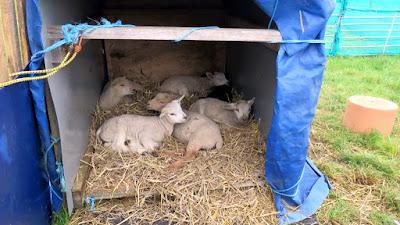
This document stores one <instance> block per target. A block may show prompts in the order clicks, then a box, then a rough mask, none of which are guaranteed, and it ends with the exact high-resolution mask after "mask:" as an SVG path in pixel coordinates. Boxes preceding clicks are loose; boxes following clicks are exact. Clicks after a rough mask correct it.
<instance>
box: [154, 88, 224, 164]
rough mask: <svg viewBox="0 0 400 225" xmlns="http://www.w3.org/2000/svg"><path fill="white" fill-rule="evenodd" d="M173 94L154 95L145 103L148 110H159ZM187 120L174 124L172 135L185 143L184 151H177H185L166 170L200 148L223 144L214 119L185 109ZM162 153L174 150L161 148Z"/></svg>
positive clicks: (181, 162) (190, 158)
mask: <svg viewBox="0 0 400 225" xmlns="http://www.w3.org/2000/svg"><path fill="white" fill-rule="evenodd" d="M172 97H174V95H173V94H168V93H158V94H157V95H156V97H154V98H153V99H152V100H150V101H149V102H148V103H147V108H148V109H150V110H155V111H159V110H160V109H161V108H162V107H163V106H164V105H165V104H167V103H168V102H169V101H171V98H172ZM185 113H186V115H187V118H188V119H187V121H186V122H185V123H180V124H175V129H174V132H173V133H172V135H173V136H174V137H175V138H177V139H179V140H180V141H182V142H183V143H185V144H187V147H186V151H185V150H184V149H179V150H178V152H185V156H184V157H183V158H181V159H180V160H178V161H177V162H175V163H173V164H171V165H170V166H169V167H168V168H167V170H173V169H179V168H181V167H182V166H183V165H184V164H185V163H186V162H187V161H190V160H192V159H193V158H195V157H196V154H197V152H198V151H199V150H200V149H213V148H217V149H218V148H221V147H222V144H223V140H222V135H221V130H220V128H219V126H218V124H216V123H215V122H214V121H212V120H211V119H210V118H208V117H207V116H204V115H201V114H199V113H196V112H189V111H185ZM162 153H164V154H167V155H175V151H167V150H163V151H162Z"/></svg>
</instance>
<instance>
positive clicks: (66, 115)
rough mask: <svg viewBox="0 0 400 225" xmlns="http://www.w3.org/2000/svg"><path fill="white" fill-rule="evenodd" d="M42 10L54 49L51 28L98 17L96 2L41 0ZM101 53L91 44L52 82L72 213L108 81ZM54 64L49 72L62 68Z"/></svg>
mask: <svg viewBox="0 0 400 225" xmlns="http://www.w3.org/2000/svg"><path fill="white" fill-rule="evenodd" d="M39 6H40V11H41V16H42V21H43V29H42V39H43V45H44V47H47V46H49V45H50V43H48V41H47V37H46V32H45V31H46V29H45V28H46V27H47V26H49V25H56V24H65V23H73V22H80V21H86V16H90V15H94V14H97V13H98V10H97V9H98V7H95V6H97V1H95V0H90V1H84V2H82V1H78V0H71V1H46V0H39ZM101 50H102V42H101V41H91V42H89V43H88V44H86V45H85V46H84V50H83V51H82V52H81V53H80V54H79V55H78V56H77V58H76V59H75V60H74V61H73V62H72V63H71V64H70V65H69V66H68V67H66V68H64V69H62V70H60V71H59V72H57V74H56V75H55V76H52V77H50V78H49V79H48V83H49V87H50V91H51V95H52V98H53V102H54V107H55V111H56V114H57V121H54V120H52V121H50V123H58V126H59V131H60V139H61V149H62V155H63V165H64V175H65V181H66V187H67V191H68V192H67V194H66V195H67V203H68V209H69V213H71V212H72V209H73V205H72V195H71V187H72V185H73V182H74V179H75V176H76V173H77V171H78V168H79V165H80V159H81V158H82V156H83V154H84V152H85V149H86V145H87V143H88V138H89V134H88V130H89V128H90V123H91V119H92V116H91V112H92V111H93V107H94V106H95V104H96V101H97V98H98V96H99V95H100V93H101V90H102V86H103V83H104V80H105V73H104V65H105V61H104V57H103V55H102V51H101ZM51 62H52V60H51V53H49V54H46V56H45V66H46V68H53V67H55V66H57V65H58V64H52V63H51Z"/></svg>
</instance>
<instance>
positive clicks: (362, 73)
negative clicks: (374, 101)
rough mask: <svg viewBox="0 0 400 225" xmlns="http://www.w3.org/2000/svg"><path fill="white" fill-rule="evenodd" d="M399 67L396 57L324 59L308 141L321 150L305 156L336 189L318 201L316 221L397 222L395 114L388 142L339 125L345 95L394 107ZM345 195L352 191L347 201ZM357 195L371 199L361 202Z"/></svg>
mask: <svg viewBox="0 0 400 225" xmlns="http://www.w3.org/2000/svg"><path fill="white" fill-rule="evenodd" d="M399 65H400V56H369V57H328V59H327V66H326V69H325V73H324V79H323V85H322V89H321V94H320V98H319V101H318V106H317V112H316V116H315V119H314V121H313V124H312V137H313V139H315V140H317V141H319V142H321V143H323V145H324V146H325V147H324V148H323V149H324V150H317V151H318V153H317V156H316V157H313V156H312V154H310V157H312V158H313V160H314V161H315V162H316V164H317V166H318V167H319V168H320V169H321V171H322V172H324V173H325V174H326V175H327V176H328V178H329V179H330V180H331V181H333V184H334V187H335V186H336V187H338V190H336V191H335V194H330V195H329V197H328V200H327V201H326V202H328V203H324V204H329V205H327V206H324V205H323V206H322V207H321V212H320V213H321V215H320V216H318V217H319V219H320V220H322V223H326V224H331V223H332V222H333V221H335V222H337V223H339V224H346V223H347V224H348V223H360V221H363V222H362V223H371V221H372V222H373V223H374V224H393V218H400V196H399V193H400V187H399V183H400V147H399V146H400V119H399V116H397V118H396V121H395V126H394V128H393V132H392V135H391V136H390V137H389V138H387V137H384V136H383V135H381V134H380V133H379V132H376V131H373V132H371V133H370V134H363V133H354V132H352V131H349V130H348V129H347V128H345V127H343V125H342V121H343V116H344V112H345V109H346V103H347V100H348V98H349V97H350V96H353V95H369V96H375V97H381V98H385V99H388V100H390V101H393V102H395V103H396V104H398V105H400V66H399ZM318 155H319V156H318ZM358 190H360V191H358ZM363 191H365V193H363ZM331 192H332V191H331ZM340 192H342V193H340ZM350 192H354V193H353V194H351V197H348V193H350ZM363 194H364V195H365V196H367V197H368V199H372V200H371V201H366V202H363V201H362V198H363V197H364V198H367V197H365V196H363ZM358 198H359V199H358ZM357 199H358V200H357ZM363 204H364V205H365V207H364V206H363ZM377 208H379V209H381V210H383V211H376V210H377ZM360 209H363V210H360ZM365 210H366V211H367V213H365V212H364V211H365ZM361 212H363V213H361ZM341 214H342V218H340V219H339V218H337V216H338V217H340V215H341ZM322 215H323V216H322ZM366 221H367V222H366ZM368 221H369V222H368Z"/></svg>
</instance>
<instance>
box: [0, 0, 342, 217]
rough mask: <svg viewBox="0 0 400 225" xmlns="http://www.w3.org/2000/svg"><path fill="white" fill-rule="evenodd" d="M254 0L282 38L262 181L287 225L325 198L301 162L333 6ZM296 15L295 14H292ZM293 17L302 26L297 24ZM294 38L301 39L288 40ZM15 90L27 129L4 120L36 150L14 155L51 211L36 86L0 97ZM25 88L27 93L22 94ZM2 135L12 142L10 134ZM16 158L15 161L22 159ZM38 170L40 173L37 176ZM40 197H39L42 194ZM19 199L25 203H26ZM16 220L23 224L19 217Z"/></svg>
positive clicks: (35, 28)
mask: <svg viewBox="0 0 400 225" xmlns="http://www.w3.org/2000/svg"><path fill="white" fill-rule="evenodd" d="M254 2H256V3H257V4H258V6H259V7H260V8H261V9H262V10H263V11H264V12H265V13H266V14H268V15H269V16H270V17H271V18H272V19H273V20H274V21H275V23H276V25H277V26H278V29H279V31H280V32H281V34H282V37H283V40H284V41H283V43H282V44H281V46H280V50H279V52H278V57H277V59H276V68H277V77H276V79H277V90H276V93H275V100H274V113H273V118H272V125H271V129H270V132H269V135H268V139H267V153H266V157H265V177H266V179H267V181H268V182H269V184H270V185H271V187H272V189H273V191H274V192H275V205H276V208H277V210H278V211H280V214H279V215H278V217H279V222H280V223H281V224H288V223H294V222H297V221H301V220H303V219H305V218H307V217H308V216H310V215H312V214H314V213H315V212H316V210H317V209H318V207H319V206H320V205H321V204H322V202H323V201H324V199H325V198H326V197H327V195H328V193H329V189H330V184H329V182H328V180H327V179H326V177H325V176H324V175H323V174H322V173H321V172H320V171H319V170H318V169H317V168H316V167H315V166H314V165H313V163H312V162H311V161H310V160H309V159H308V158H307V151H308V143H309V134H310V125H311V121H312V119H313V117H314V113H315V109H316V105H317V100H318V96H319V91H320V88H321V85H322V76H323V71H324V68H325V63H326V58H325V45H324V44H323V43H318V42H317V43H315V42H313V41H314V40H319V41H321V40H323V39H324V34H325V27H326V23H327V21H328V19H329V17H330V15H331V13H332V11H333V10H334V8H335V2H334V1H319V0H310V1H306V2H305V1H292V0H280V1H279V0H254ZM38 9H39V5H38V3H37V0H27V1H26V14H27V26H28V36H29V43H30V46H31V51H32V53H35V52H37V51H40V50H42V49H43V46H42V40H41V36H40V28H41V25H42V23H41V20H40V13H39V10H38ZM299 12H301V13H300V14H299ZM299 15H300V17H301V21H302V23H300V22H299V21H300V20H299ZM294 21H296V22H294ZM266 23H267V21H266ZM299 40H303V41H302V42H300V43H298V42H296V41H299ZM42 61H43V57H40V58H38V59H36V60H35V61H32V62H30V64H29V68H30V69H31V70H32V69H38V68H39V66H40V64H41V63H42ZM15 88H19V89H21V90H22V89H23V90H25V91H19V92H18V93H20V94H21V95H24V96H22V97H24V98H25V103H24V104H23V102H10V103H7V104H10V105H11V104H17V105H18V104H23V105H19V107H26V106H32V110H30V111H29V110H28V111H24V114H25V117H24V119H26V120H28V121H25V122H26V123H29V124H30V125H29V126H28V127H29V129H31V132H30V131H29V130H28V128H26V127H24V126H25V125H20V126H19V125H18V124H20V123H22V122H23V121H22V120H18V119H16V118H15V120H9V121H8V122H9V123H14V124H11V125H10V126H13V129H14V131H15V132H14V134H15V135H16V134H17V133H24V134H27V133H28V132H29V134H31V135H30V138H32V137H33V138H34V139H35V141H34V143H37V144H36V145H31V146H30V147H31V149H22V150H21V151H22V152H26V151H30V152H31V153H34V154H35V156H36V161H35V162H30V163H32V164H33V166H34V167H35V168H36V169H35V170H36V172H35V174H40V175H41V176H40V179H37V180H40V181H41V182H40V184H39V186H37V193H40V194H42V195H45V196H47V197H44V199H43V200H42V201H41V204H43V207H45V205H46V204H47V202H49V200H50V202H51V205H52V209H53V211H58V210H59V208H60V205H61V203H62V199H60V198H59V197H60V195H61V186H60V179H59V175H60V174H58V173H57V166H56V161H55V157H54V153H53V150H52V143H51V138H50V137H51V135H50V131H49V125H48V121H47V117H46V107H45V103H44V82H43V81H35V82H30V83H29V84H20V85H18V86H13V87H7V88H3V89H2V90H0V97H1V96H9V95H11V94H12V91H13V89H15ZM27 88H29V91H30V92H29V93H28V92H27ZM6 107H8V106H6ZM33 109H34V110H33ZM15 110H18V109H15ZM19 111H21V110H19ZM7 114H8V113H7ZM7 114H3V111H2V114H1V116H0V118H1V119H3V118H5V116H6V115H7ZM26 114H29V115H28V116H27V115H26ZM6 130H7V132H6ZM22 130H23V131H24V132H22ZM4 133H7V134H8V135H10V134H11V133H13V132H9V131H8V129H7V128H2V134H4ZM6 138H8V139H13V138H16V136H13V137H11V136H8V137H6ZM8 139H7V140H8ZM4 140H6V139H4V138H3V136H0V146H3V145H4V147H3V148H2V149H4V150H2V153H3V154H2V156H3V158H4V159H5V160H7V157H5V156H7V154H8V153H7V152H10V151H12V150H13V149H15V148H16V146H17V144H16V143H15V142H10V141H4ZM22 140H23V139H22ZM39 156H40V157H41V158H42V159H45V160H44V165H46V166H45V167H44V168H43V167H42V166H39V165H38V164H39V162H40V159H39V158H40V157H39ZM19 157H21V158H22V159H23V157H24V155H23V154H22V155H20V156H19ZM3 158H2V160H3ZM2 165H4V164H2ZM14 166H17V165H14ZM40 169H42V172H41V173H40V172H39V171H40ZM35 170H32V172H34V171H35ZM15 176H16V177H18V179H21V180H23V179H25V178H24V177H21V176H19V174H15ZM32 178H33V176H32ZM16 185H19V184H16ZM40 185H42V186H40ZM3 193H5V192H3ZM43 193H47V195H46V194H43ZM16 194H18V193H16ZM42 195H40V196H42ZM37 196H39V195H37ZM37 196H36V197H37ZM30 199H31V200H34V196H30ZM25 200H26V201H29V199H28V198H25ZM299 205H300V207H299V208H297V210H296V211H291V210H290V209H289V208H288V206H295V207H297V206H299ZM3 207H6V206H3ZM44 212H46V214H44V217H42V218H41V220H39V219H34V218H33V217H32V218H31V219H30V221H32V223H31V224H43V223H42V222H43V220H44V219H43V218H46V217H48V213H49V210H44ZM10 216H14V215H12V214H9V215H5V217H8V218H10ZM31 216H33V215H31ZM3 218H4V217H3ZM14 218H15V217H14ZM23 221H26V218H25V219H24V220H23Z"/></svg>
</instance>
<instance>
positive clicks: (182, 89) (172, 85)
mask: <svg viewBox="0 0 400 225" xmlns="http://www.w3.org/2000/svg"><path fill="white" fill-rule="evenodd" d="M206 75H207V78H206V77H195V76H173V77H170V78H168V79H166V80H165V81H164V82H163V83H162V84H161V87H160V92H168V93H174V94H179V95H186V96H189V95H190V94H192V93H196V92H201V91H204V90H208V89H210V88H211V87H213V86H220V85H225V84H228V80H227V79H226V77H225V74H223V73H219V72H215V73H214V74H212V73H209V72H208V73H206Z"/></svg>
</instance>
